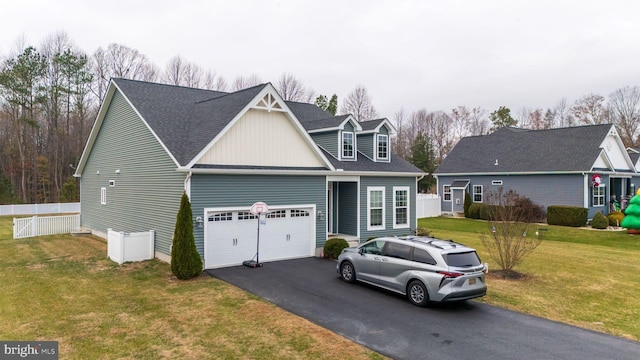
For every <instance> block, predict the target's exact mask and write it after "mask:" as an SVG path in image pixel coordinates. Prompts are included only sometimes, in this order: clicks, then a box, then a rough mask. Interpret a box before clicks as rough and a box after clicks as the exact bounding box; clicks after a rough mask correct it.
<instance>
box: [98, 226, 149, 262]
mask: <svg viewBox="0 0 640 360" xmlns="http://www.w3.org/2000/svg"><path fill="white" fill-rule="evenodd" d="M154 240H155V231H153V230H150V231H145V232H135V233H127V232H124V231H113V230H112V229H108V231H107V256H109V259H111V260H113V261H115V262H117V263H118V264H122V263H124V262H127V261H143V260H150V259H153V255H154V253H153V247H154Z"/></svg>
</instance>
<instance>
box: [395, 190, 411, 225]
mask: <svg viewBox="0 0 640 360" xmlns="http://www.w3.org/2000/svg"><path fill="white" fill-rule="evenodd" d="M408 227H409V187H394V188H393V228H394V229H402V228H408Z"/></svg>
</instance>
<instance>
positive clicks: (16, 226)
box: [13, 214, 80, 239]
mask: <svg viewBox="0 0 640 360" xmlns="http://www.w3.org/2000/svg"><path fill="white" fill-rule="evenodd" d="M74 231H80V214H76V215H62V216H32V217H28V218H13V238H14V239H22V238H28V237H34V236H43V235H54V234H68V233H72V232H74Z"/></svg>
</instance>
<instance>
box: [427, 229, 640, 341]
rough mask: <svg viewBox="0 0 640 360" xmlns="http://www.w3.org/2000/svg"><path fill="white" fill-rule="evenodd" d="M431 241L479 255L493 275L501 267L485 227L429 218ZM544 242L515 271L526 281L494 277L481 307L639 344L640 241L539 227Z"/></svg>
mask: <svg viewBox="0 0 640 360" xmlns="http://www.w3.org/2000/svg"><path fill="white" fill-rule="evenodd" d="M419 225H420V226H421V227H426V228H427V229H429V230H431V235H433V236H435V237H439V238H444V239H452V240H454V241H458V242H461V243H463V244H465V245H469V246H472V247H474V248H476V249H477V250H478V253H479V254H480V256H481V258H482V260H483V261H485V262H488V263H489V268H490V269H496V268H497V265H496V264H495V263H494V262H493V261H492V260H491V258H489V255H488V254H487V253H486V251H485V250H484V248H483V247H482V244H481V242H480V235H481V234H483V233H484V234H488V232H489V226H488V225H487V222H485V221H479V220H470V219H457V218H456V219H454V218H443V217H439V218H425V219H420V220H419ZM533 229H535V230H540V229H547V230H546V231H545V232H544V233H545V235H544V241H543V242H542V244H541V245H540V246H539V247H538V248H537V249H536V250H535V252H534V253H533V254H531V255H530V256H529V257H528V258H525V260H524V261H523V263H522V264H521V265H518V266H516V268H515V269H514V270H516V271H518V272H521V273H524V274H526V275H527V276H526V277H525V278H524V279H522V280H504V279H501V278H499V277H497V276H492V275H491V274H489V276H488V279H487V286H488V288H489V289H488V294H487V296H486V297H484V298H483V300H482V301H484V302H487V303H489V304H493V305H497V306H501V307H505V308H509V309H513V310H516V311H521V312H524V313H528V314H532V315H537V316H541V317H545V318H548V319H552V320H556V321H561V322H565V323H569V324H573V325H577V326H580V327H583V328H587V329H592V330H596V331H601V332H606V333H610V334H614V335H618V336H622V337H626V338H629V339H634V340H640V321H638V319H640V235H628V234H627V233H626V232H625V231H606V230H586V229H578V228H570V227H561V226H549V225H535V226H534V227H533Z"/></svg>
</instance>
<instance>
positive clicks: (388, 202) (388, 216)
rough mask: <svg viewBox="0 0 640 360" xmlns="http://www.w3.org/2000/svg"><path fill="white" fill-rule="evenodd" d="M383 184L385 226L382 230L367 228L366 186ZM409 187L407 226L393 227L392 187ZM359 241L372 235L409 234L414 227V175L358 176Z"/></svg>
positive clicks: (365, 239)
mask: <svg viewBox="0 0 640 360" xmlns="http://www.w3.org/2000/svg"><path fill="white" fill-rule="evenodd" d="M370 186H384V188H385V199H384V206H385V228H384V229H383V230H374V231H369V230H367V224H368V219H367V188H368V187H370ZM394 186H408V187H409V209H410V210H409V228H408V229H394V228H393V200H394V194H393V187H394ZM360 227H361V230H360V241H361V242H364V241H367V240H368V239H369V238H372V237H379V236H400V235H409V234H411V233H412V232H413V231H415V229H416V178H414V177H364V176H363V177H361V178H360Z"/></svg>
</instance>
